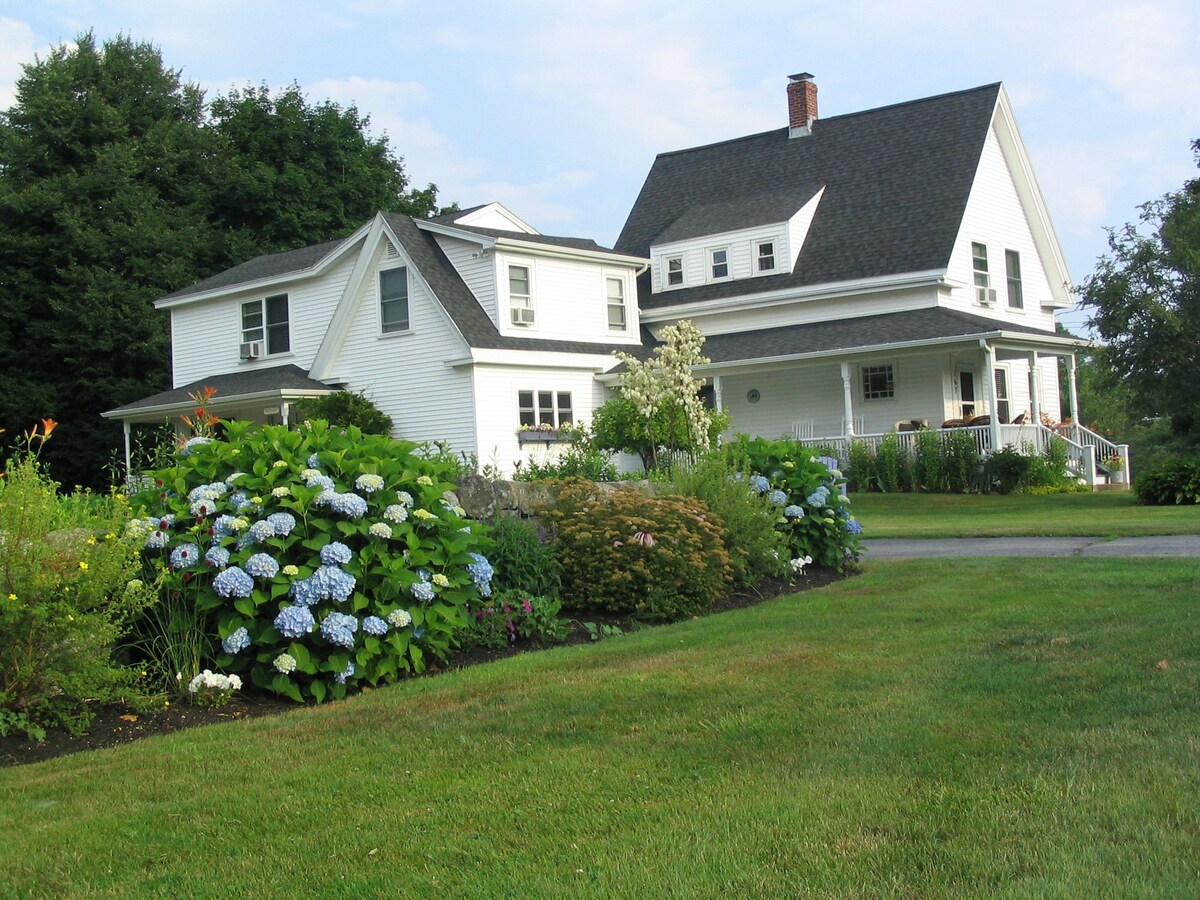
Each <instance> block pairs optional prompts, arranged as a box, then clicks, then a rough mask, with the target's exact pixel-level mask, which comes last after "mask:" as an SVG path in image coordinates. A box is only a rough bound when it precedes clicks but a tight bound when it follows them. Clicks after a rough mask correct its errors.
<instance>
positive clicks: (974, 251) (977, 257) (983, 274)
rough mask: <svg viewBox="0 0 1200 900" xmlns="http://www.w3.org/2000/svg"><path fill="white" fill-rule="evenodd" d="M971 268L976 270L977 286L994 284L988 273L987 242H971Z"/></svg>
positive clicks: (986, 286) (984, 286) (987, 286)
mask: <svg viewBox="0 0 1200 900" xmlns="http://www.w3.org/2000/svg"><path fill="white" fill-rule="evenodd" d="M971 268H972V269H973V270H974V272H975V287H977V288H989V287H991V286H992V279H991V276H989V275H988V258H987V244H977V243H972V244H971Z"/></svg>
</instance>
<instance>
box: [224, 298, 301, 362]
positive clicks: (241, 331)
mask: <svg viewBox="0 0 1200 900" xmlns="http://www.w3.org/2000/svg"><path fill="white" fill-rule="evenodd" d="M276 297H283V301H284V303H285V304H286V305H287V335H288V349H286V350H280V351H278V352H276V353H272V352H271V341H270V339H269V337H268V327H269V325H268V322H267V301H268V300H273V299H275V298H276ZM251 303H257V304H258V308H259V312H260V313H261V314H262V325H260V326H259V329H258V330H260V331H262V337H261V338H257V339H256V338H247V337H246V329H245V327H244V325H243V322H244V321H245V320H244V319H243V317H242V310H243V309H244V308H245V307H247V306H249V305H250V304H251ZM237 317H238V335H239V337H240V342H239V343H242V344H249V343H261V344H262V348H263V352H262V356H263V357H267V356H274V357H277V358H278V357H284V356H291V355H292V354H293V353H294V352H295V351H294V350H293V349H292V295H291V294H289V293H287V292H286V291H285V292H283V293H280V294H264V295H263V296H262V297H256V298H255V299H253V300H243V301H241V302H240V303H239V304H238V306H237Z"/></svg>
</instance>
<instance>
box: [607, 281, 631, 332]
mask: <svg viewBox="0 0 1200 900" xmlns="http://www.w3.org/2000/svg"><path fill="white" fill-rule="evenodd" d="M604 282H605V284H606V286H607V287H606V289H607V292H608V330H609V331H628V330H629V311H628V309H627V308H626V306H625V282H624V280H623V279H620V278H605V279H604Z"/></svg>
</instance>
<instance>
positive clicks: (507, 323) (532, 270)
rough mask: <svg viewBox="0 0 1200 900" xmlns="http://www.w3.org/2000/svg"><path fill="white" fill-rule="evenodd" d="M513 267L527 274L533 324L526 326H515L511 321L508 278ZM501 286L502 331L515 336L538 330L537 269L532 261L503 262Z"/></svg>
mask: <svg viewBox="0 0 1200 900" xmlns="http://www.w3.org/2000/svg"><path fill="white" fill-rule="evenodd" d="M513 266H516V267H517V268H521V269H524V270H525V271H526V272H528V273H529V309H530V310H532V311H533V322H531V323H530V324H528V325H517V324H516V323H515V322H513V319H512V310H513V301H512V287H511V281H510V276H509V269H510V268H511V267H513ZM502 271H503V284H504V319H503V325H504V329H503V330H507V331H509V332H515V333H517V334H526V333H528V332H530V331H537V330H538V321H539V319H540V317H539V316H538V305H537V267H536V266H535V265H534V261H533V260H532V259H508V258H506V259H505V260H504V261H503V270H502Z"/></svg>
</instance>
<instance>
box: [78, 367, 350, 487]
mask: <svg viewBox="0 0 1200 900" xmlns="http://www.w3.org/2000/svg"><path fill="white" fill-rule="evenodd" d="M205 388H214V389H215V390H216V393H215V394H213V396H212V399H211V400H209V401H208V404H207V408H208V411H209V412H211V413H213V414H214V415H216V416H219V417H220V418H222V419H240V420H245V421H250V422H261V423H263V424H269V425H287V424H289V417H290V413H291V404H292V403H294V402H295V401H297V400H305V399H309V398H311V397H321V396H324V395H325V394H332V393H334V392H336V391H337V390H338V388H336V387H332V386H330V385H327V384H324V383H322V382H320V381H314V380H313V379H311V378H309V377H308V373H307V372H305V371H304V370H303V369H301V368H300V367H299V366H294V365H288V366H273V367H271V368H266V369H254V370H251V371H248V372H235V373H232V374H228V375H214V376H212V377H210V378H202V379H200V380H198V381H193V382H192V383H191V384H185V385H183V386H182V387H177V388H173V389H172V390H169V391H162V392H161V393H158V394H153V395H152V396H149V397H143V398H142V399H140V400H135V401H133V402H132V403H127V404H125V405H124V406H120V407H117V408H116V409H110V410H107V411H105V412H102V413H101V414H100V415H101V416H103V417H104V418H106V419H118V420H120V422H121V424H122V426H123V427H124V431H125V471H126V473H128V472H129V468H130V464H131V456H132V437H133V429H134V427H136V426H138V425H145V426H162V425H164V424H173V425H174V426H175V427H176V428H177V429H178V428H179V426H180V422H179V417H180V416H187V415H191V414H192V413H193V411H194V410H195V408H196V401H195V399H194V397H195V395H197V394H199V393H200V392H201V391H203V390H204V389H205Z"/></svg>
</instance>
